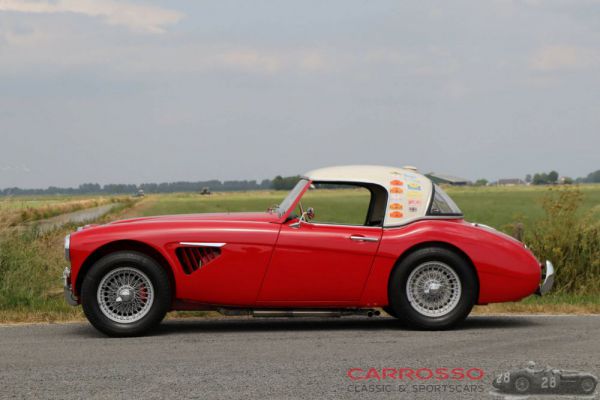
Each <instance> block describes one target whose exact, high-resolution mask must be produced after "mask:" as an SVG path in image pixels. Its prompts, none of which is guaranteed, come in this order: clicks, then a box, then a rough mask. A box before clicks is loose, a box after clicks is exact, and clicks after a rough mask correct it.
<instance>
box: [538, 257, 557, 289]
mask: <svg viewBox="0 0 600 400" xmlns="http://www.w3.org/2000/svg"><path fill="white" fill-rule="evenodd" d="M542 280H543V281H542V283H541V284H540V286H539V287H538V290H537V291H536V292H535V294H537V295H538V296H543V295H545V294H546V293H548V292H549V291H550V290H552V286H553V285H554V265H552V263H551V262H550V261H548V260H546V270H545V271H542Z"/></svg>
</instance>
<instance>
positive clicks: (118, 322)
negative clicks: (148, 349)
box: [81, 251, 171, 336]
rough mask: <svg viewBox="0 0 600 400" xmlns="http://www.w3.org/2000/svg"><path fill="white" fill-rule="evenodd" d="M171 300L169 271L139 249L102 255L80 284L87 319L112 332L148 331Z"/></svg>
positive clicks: (123, 333)
mask: <svg viewBox="0 0 600 400" xmlns="http://www.w3.org/2000/svg"><path fill="white" fill-rule="evenodd" d="M170 303H171V288H170V284H169V277H168V276H167V273H166V271H165V270H164V268H162V267H161V266H160V265H159V264H158V263H157V262H156V261H154V259H152V258H150V257H148V256H146V255H144V254H142V253H138V252H132V251H122V252H116V253H112V254H109V255H107V256H105V257H103V258H101V259H100V260H98V261H97V262H96V263H95V264H94V265H92V267H91V269H90V271H89V272H88V273H87V275H86V276H85V278H84V280H83V283H82V286H81V304H82V306H83V312H84V313H85V315H86V317H87V319H88V320H89V321H90V323H91V324H92V325H93V326H94V327H96V328H97V329H98V330H100V331H102V332H104V333H105V334H107V335H110V336H136V335H141V334H143V333H146V332H147V331H148V330H150V329H152V328H154V327H155V326H156V325H158V324H159V323H160V322H161V321H162V319H163V318H164V316H165V314H166V313H167V311H168V310H169V307H170Z"/></svg>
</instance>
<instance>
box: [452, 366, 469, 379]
mask: <svg viewBox="0 0 600 400" xmlns="http://www.w3.org/2000/svg"><path fill="white" fill-rule="evenodd" d="M463 371H464V368H452V371H450V372H451V373H452V379H453V380H455V381H462V380H463V379H465V374H464V372H463Z"/></svg>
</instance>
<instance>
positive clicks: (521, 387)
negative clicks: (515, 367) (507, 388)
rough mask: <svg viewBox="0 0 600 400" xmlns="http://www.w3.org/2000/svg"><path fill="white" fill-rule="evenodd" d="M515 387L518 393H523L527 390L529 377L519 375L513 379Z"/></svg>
mask: <svg viewBox="0 0 600 400" xmlns="http://www.w3.org/2000/svg"><path fill="white" fill-rule="evenodd" d="M515 389H516V391H517V392H519V393H525V392H527V391H528V390H529V379H527V378H525V377H524V376H520V377H518V378H517V380H516V381H515Z"/></svg>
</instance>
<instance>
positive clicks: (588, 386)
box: [579, 377, 597, 394]
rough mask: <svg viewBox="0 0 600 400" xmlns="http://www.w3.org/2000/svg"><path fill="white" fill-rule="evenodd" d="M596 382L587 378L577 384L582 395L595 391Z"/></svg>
mask: <svg viewBox="0 0 600 400" xmlns="http://www.w3.org/2000/svg"><path fill="white" fill-rule="evenodd" d="M596 385H597V382H596V380H595V379H594V378H591V377H588V378H583V379H582V380H581V382H579V387H580V389H581V392H582V393H585V394H591V393H594V391H595V390H596Z"/></svg>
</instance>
